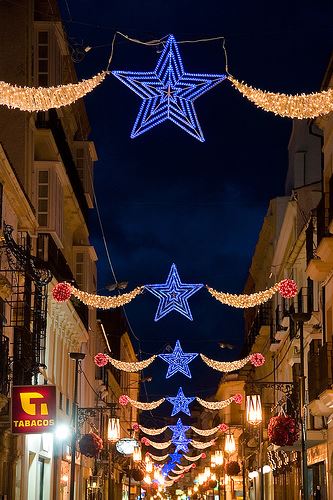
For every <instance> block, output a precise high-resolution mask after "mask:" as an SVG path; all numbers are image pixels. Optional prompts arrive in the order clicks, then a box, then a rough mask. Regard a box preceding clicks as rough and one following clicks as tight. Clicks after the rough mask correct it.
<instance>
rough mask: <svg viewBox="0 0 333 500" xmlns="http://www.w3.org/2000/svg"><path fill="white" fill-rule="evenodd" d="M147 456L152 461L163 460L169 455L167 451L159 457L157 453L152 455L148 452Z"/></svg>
mask: <svg viewBox="0 0 333 500" xmlns="http://www.w3.org/2000/svg"><path fill="white" fill-rule="evenodd" d="M149 456H150V458H151V459H152V460H153V461H154V462H163V461H164V460H166V459H167V458H168V457H169V453H167V454H166V455H162V456H160V457H159V456H158V455H152V454H151V453H149Z"/></svg>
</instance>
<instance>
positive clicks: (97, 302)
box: [72, 286, 144, 309]
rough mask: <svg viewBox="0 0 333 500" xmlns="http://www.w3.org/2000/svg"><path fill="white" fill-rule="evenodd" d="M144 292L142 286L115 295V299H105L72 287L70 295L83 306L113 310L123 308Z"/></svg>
mask: <svg viewBox="0 0 333 500" xmlns="http://www.w3.org/2000/svg"><path fill="white" fill-rule="evenodd" d="M143 290H144V287H143V286H137V287H136V288H134V290H132V291H131V292H128V293H123V294H121V295H116V296H115V297H106V296H104V295H95V294H93V293H88V292H83V291H82V290H78V289H77V288H75V287H74V286H72V295H74V297H76V298H77V299H79V300H80V301H81V302H83V304H85V305H86V306H90V307H95V308H96V309H114V308H116V307H121V306H124V305H125V304H128V303H129V302H131V300H133V299H134V298H135V297H136V296H137V295H140V293H142V292H143Z"/></svg>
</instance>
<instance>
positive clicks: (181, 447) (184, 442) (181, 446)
mask: <svg viewBox="0 0 333 500" xmlns="http://www.w3.org/2000/svg"><path fill="white" fill-rule="evenodd" d="M190 441H191V440H190V439H187V437H186V436H180V437H179V438H178V439H173V440H172V443H173V444H174V445H175V446H176V448H175V453H177V452H178V451H184V452H185V453H186V452H187V451H188V444H189V443H190Z"/></svg>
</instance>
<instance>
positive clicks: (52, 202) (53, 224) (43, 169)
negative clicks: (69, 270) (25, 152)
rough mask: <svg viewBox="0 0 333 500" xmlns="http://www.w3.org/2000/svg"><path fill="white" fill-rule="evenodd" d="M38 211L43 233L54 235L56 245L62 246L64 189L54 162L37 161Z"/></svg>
mask: <svg viewBox="0 0 333 500" xmlns="http://www.w3.org/2000/svg"><path fill="white" fill-rule="evenodd" d="M35 166H36V179H37V183H36V184H37V186H36V209H37V218H38V224H39V227H40V228H41V229H42V230H43V231H42V232H44V233H45V232H49V233H51V234H52V236H53V238H54V240H55V242H56V244H57V245H58V246H60V247H61V246H62V235H63V217H64V215H63V210H64V195H63V188H62V185H61V182H60V179H59V177H58V173H57V166H56V165H55V164H54V163H53V162H42V161H36V162H35Z"/></svg>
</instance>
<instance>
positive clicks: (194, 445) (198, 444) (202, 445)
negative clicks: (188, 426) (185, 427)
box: [190, 439, 215, 450]
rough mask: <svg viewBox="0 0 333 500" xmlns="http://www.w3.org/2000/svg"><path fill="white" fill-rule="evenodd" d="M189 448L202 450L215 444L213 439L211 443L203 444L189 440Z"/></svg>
mask: <svg viewBox="0 0 333 500" xmlns="http://www.w3.org/2000/svg"><path fill="white" fill-rule="evenodd" d="M190 444H191V446H193V448H197V449H198V450H204V449H205V448H209V447H210V446H213V445H214V444H215V439H212V440H211V441H207V442H205V443H203V442H202V441H196V440H195V439H191V443H190Z"/></svg>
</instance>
